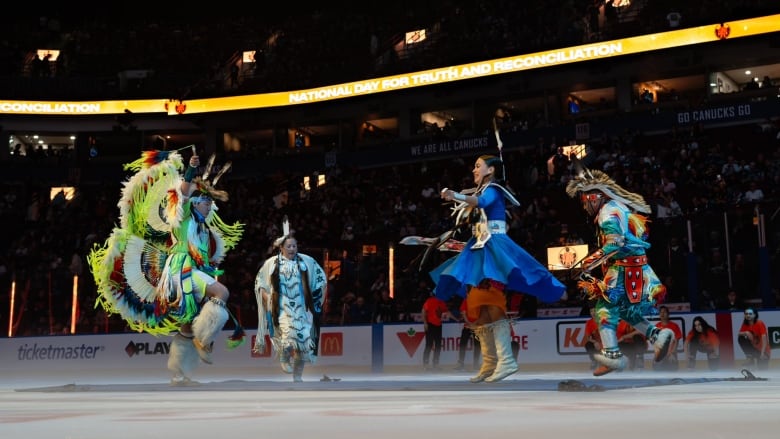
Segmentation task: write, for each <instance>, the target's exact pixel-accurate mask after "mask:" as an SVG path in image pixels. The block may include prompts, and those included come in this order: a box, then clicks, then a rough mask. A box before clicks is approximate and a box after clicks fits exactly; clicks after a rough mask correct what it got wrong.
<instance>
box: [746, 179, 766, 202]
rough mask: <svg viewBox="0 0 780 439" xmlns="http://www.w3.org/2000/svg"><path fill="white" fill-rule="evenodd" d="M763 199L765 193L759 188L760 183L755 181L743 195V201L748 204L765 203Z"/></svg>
mask: <svg viewBox="0 0 780 439" xmlns="http://www.w3.org/2000/svg"><path fill="white" fill-rule="evenodd" d="M763 199H764V191H762V190H761V188H760V187H758V183H756V182H755V181H751V182H750V186H749V188H748V190H746V191H745V193H744V194H743V195H742V200H743V201H744V202H746V203H758V202H760V201H763Z"/></svg>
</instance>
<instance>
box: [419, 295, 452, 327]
mask: <svg viewBox="0 0 780 439" xmlns="http://www.w3.org/2000/svg"><path fill="white" fill-rule="evenodd" d="M445 312H447V304H446V303H444V301H443V300H441V299H439V298H438V297H436V296H430V297H429V298H428V299H426V300H425V303H423V314H424V315H425V322H426V323H430V324H432V325H436V326H441V316H442V314H444V313H445Z"/></svg>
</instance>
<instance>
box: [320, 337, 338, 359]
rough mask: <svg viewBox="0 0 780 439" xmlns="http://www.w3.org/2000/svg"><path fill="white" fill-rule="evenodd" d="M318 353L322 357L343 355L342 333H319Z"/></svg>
mask: <svg viewBox="0 0 780 439" xmlns="http://www.w3.org/2000/svg"><path fill="white" fill-rule="evenodd" d="M320 355H322V356H323V357H340V356H342V355H344V335H343V334H342V333H341V332H326V333H323V334H320Z"/></svg>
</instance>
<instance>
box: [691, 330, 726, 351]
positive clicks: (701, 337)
mask: <svg viewBox="0 0 780 439" xmlns="http://www.w3.org/2000/svg"><path fill="white" fill-rule="evenodd" d="M694 338H695V339H696V340H697V341H698V342H699V345H700V346H703V347H705V348H707V347H708V348H712V349H713V350H715V349H718V348H719V347H720V339H719V338H718V333H717V332H715V331H707V332H706V333H705V332H698V331H696V329H691V330H690V331H689V332H688V335H686V336H685V341H686V342H687V343H690V342H691V341H693V339H694Z"/></svg>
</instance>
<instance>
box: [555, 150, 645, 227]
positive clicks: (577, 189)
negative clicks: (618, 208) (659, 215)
mask: <svg viewBox="0 0 780 439" xmlns="http://www.w3.org/2000/svg"><path fill="white" fill-rule="evenodd" d="M572 160H574V165H575V168H576V169H577V171H578V172H577V176H576V177H575V178H573V179H572V180H570V181H569V184H568V185H566V193H567V194H568V195H569V196H570V197H572V198H574V197H576V196H577V195H578V194H579V193H581V192H589V191H593V190H598V191H601V192H603V193H604V195H606V196H608V197H610V198H612V199H614V200H618V201H620V202H621V203H623V204H625V205H627V206H628V207H630V208H632V209H634V210H635V211H637V212H641V213H646V214H649V213H651V212H652V210H651V209H650V206H649V205H648V204H647V202H646V201H645V199H644V198H643V197H642V196H641V195H639V194H636V193H633V192H629V191H627V190H625V189H623V188H622V187H620V185H618V184H617V183H615V181H614V180H612V179H611V178H610V177H609V175H607V174H606V173H604V172H601V171H599V170H597V169H594V170H590V169H588V168H586V167H585V166H584V165H583V164H582V162H581V161H580V160H579V159H578V158H576V157H573V158H572Z"/></svg>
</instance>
